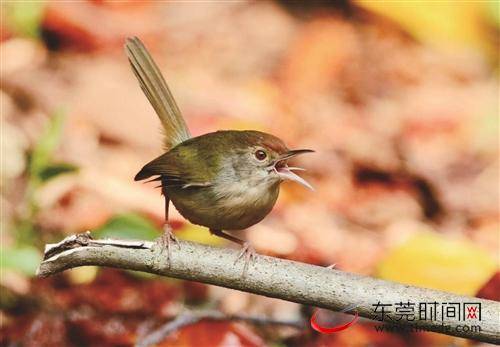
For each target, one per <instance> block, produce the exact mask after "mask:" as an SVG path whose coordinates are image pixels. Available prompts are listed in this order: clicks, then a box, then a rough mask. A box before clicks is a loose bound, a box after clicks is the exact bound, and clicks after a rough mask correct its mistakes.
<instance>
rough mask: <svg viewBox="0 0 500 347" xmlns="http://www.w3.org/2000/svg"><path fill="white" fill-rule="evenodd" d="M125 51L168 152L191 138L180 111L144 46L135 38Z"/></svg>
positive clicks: (129, 40) (128, 43)
mask: <svg viewBox="0 0 500 347" xmlns="http://www.w3.org/2000/svg"><path fill="white" fill-rule="evenodd" d="M125 52H126V53H127V57H128V60H129V62H130V65H131V66H132V70H133V71H134V74H135V76H136V77H137V79H138V80H139V84H140V85H141V89H142V90H143V92H144V94H146V97H147V98H148V100H149V102H150V103H151V105H152V106H153V108H154V110H155V111H156V113H157V114H158V117H159V118H160V121H161V123H162V125H163V130H164V133H165V139H164V146H165V149H166V150H168V149H170V148H172V147H174V146H176V145H177V144H179V143H181V142H184V141H185V140H187V139H189V138H190V137H191V135H190V133H189V129H188V127H187V125H186V122H185V121H184V118H183V117H182V114H181V111H180V110H179V107H177V104H176V103H175V100H174V97H173V96H172V93H171V92H170V90H169V89H168V86H167V83H166V82H165V79H164V78H163V76H162V74H161V72H160V70H159V69H158V66H156V64H155V62H154V60H153V58H152V57H151V55H150V54H149V52H148V50H147V49H146V47H145V46H144V44H143V43H142V42H141V40H139V39H138V38H137V37H132V38H128V39H127V42H126V43H125Z"/></svg>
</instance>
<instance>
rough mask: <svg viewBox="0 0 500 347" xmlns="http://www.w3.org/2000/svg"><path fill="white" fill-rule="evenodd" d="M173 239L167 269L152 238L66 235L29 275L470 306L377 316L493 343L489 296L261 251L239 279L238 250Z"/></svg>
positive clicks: (317, 301)
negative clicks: (80, 271)
mask: <svg viewBox="0 0 500 347" xmlns="http://www.w3.org/2000/svg"><path fill="white" fill-rule="evenodd" d="M179 244H180V248H177V247H174V248H173V249H172V254H171V261H170V266H167V264H168V263H167V255H166V254H165V253H164V252H162V250H161V249H159V248H157V247H155V244H154V243H152V242H147V241H123V240H92V239H91V238H90V236H89V234H80V235H73V236H70V237H68V238H66V239H65V240H63V241H62V242H60V243H58V244H55V245H47V246H46V252H45V259H44V260H43V261H42V263H41V264H40V267H39V268H38V271H37V274H38V275H39V276H41V277H46V276H50V275H53V274H55V273H58V272H61V271H64V270H66V269H70V268H74V267H78V266H85V265H99V266H108V267H115V268H122V269H129V270H137V271H144V272H149V273H153V274H158V275H162V276H168V277H174V278H180V279H185V280H191V281H198V282H204V283H208V284H213V285H217V286H222V287H227V288H232V289H237V290H241V291H245V292H249V293H255V294H260V295H265V296H269V297H273V298H279V299H283V300H287V301H293V302H297V303H301V304H305V305H311V306H316V307H322V308H326V309H330V310H333V311H342V310H343V309H344V308H345V307H350V306H354V305H355V306H357V308H356V310H357V312H358V313H359V315H360V316H361V317H366V318H369V319H373V318H374V305H376V304H377V303H383V304H395V303H399V302H403V303H404V302H410V303H414V304H415V307H416V311H417V312H418V308H419V304H420V303H434V302H435V303H439V304H441V303H458V304H460V305H464V304H465V305H467V303H469V304H470V303H474V304H480V305H481V306H480V307H481V308H480V316H479V312H477V314H478V317H477V318H478V319H467V318H466V317H462V319H457V318H447V317H446V316H445V317H436V318H434V319H427V320H419V319H415V320H413V321H412V320H406V319H401V316H398V315H397V313H396V312H394V310H392V311H391V312H388V313H387V314H386V315H385V317H386V320H384V321H386V322H387V320H390V322H391V323H392V324H397V325H400V326H403V327H415V328H419V329H425V330H429V331H435V332H438V333H443V334H446V335H453V336H460V337H465V338H469V339H474V340H478V341H484V342H491V343H499V344H500V318H499V313H500V303H499V302H496V301H491V300H484V299H478V298H474V297H467V296H461V295H455V294H451V293H447V292H442V291H437V290H432V289H426V288H419V287H414V286H409V285H404V284H399V283H394V282H389V281H384V280H380V279H376V278H371V277H365V276H359V275H355V274H351V273H346V272H343V271H338V270H334V269H328V268H324V267H319V266H314V265H310V264H304V263H299V262H295V261H290V260H284V259H278V258H274V257H267V256H261V255H258V256H257V258H256V260H255V261H254V262H253V263H252V264H251V265H250V267H249V269H248V273H247V275H246V276H245V277H243V276H242V273H243V266H244V264H243V263H244V262H237V263H236V264H235V263H234V261H235V259H236V258H237V255H238V251H236V250H233V249H228V248H216V247H210V246H206V245H201V244H197V243H192V242H186V241H179ZM462 307H463V306H462ZM464 311H465V313H466V314H467V311H466V310H464ZM465 325H468V326H469V327H470V326H477V327H479V328H475V329H469V330H467V329H464V328H463V327H464V326H465Z"/></svg>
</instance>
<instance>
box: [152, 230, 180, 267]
mask: <svg viewBox="0 0 500 347" xmlns="http://www.w3.org/2000/svg"><path fill="white" fill-rule="evenodd" d="M156 243H157V244H158V246H160V250H161V252H163V251H164V250H167V265H168V266H170V261H171V259H172V251H171V249H172V244H174V243H175V244H177V247H178V248H179V249H181V245H180V244H179V240H177V237H175V235H174V233H173V232H172V227H171V226H170V224H168V223H165V225H163V235H161V236H160V237H159V238H158V239H157V240H156Z"/></svg>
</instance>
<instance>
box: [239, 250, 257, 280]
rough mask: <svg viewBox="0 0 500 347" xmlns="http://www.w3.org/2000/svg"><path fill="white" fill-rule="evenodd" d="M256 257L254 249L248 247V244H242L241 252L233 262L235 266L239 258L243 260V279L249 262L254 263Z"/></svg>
mask: <svg viewBox="0 0 500 347" xmlns="http://www.w3.org/2000/svg"><path fill="white" fill-rule="evenodd" d="M256 256H257V252H255V249H254V248H253V247H252V246H251V245H250V243H249V242H245V243H243V246H242V249H241V252H240V254H238V258H236V260H235V261H234V263H235V264H236V263H237V262H238V260H240V259H241V258H244V259H245V266H244V267H243V277H245V276H246V275H247V272H248V266H249V265H250V262H252V261H255V258H256Z"/></svg>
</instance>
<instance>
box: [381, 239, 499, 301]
mask: <svg viewBox="0 0 500 347" xmlns="http://www.w3.org/2000/svg"><path fill="white" fill-rule="evenodd" d="M497 266H498V264H496V262H495V260H494V259H493V258H492V257H491V256H489V255H488V254H487V253H486V252H485V251H484V250H482V249H480V248H478V247H476V246H475V245H474V244H472V243H470V242H467V241H455V240H449V239H447V238H445V237H443V236H441V235H438V234H436V233H431V232H425V233H419V234H416V235H415V236H414V237H412V238H411V239H409V240H408V241H406V242H405V243H404V244H403V245H401V246H399V247H397V248H396V249H394V250H392V251H391V252H390V254H388V256H387V257H386V258H385V259H384V260H383V261H382V262H381V263H380V264H379V267H378V270H377V275H378V276H379V277H380V278H382V279H386V280H391V281H396V282H401V283H405V284H411V285H416V286H421V287H426V288H433V289H439V290H444V291H448V292H453V293H456V294H463V295H475V294H476V293H477V291H478V290H479V289H480V288H481V287H482V285H483V284H484V283H485V282H486V281H487V280H488V279H489V278H490V277H491V276H492V275H493V274H494V273H495V272H496V271H497Z"/></svg>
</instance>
